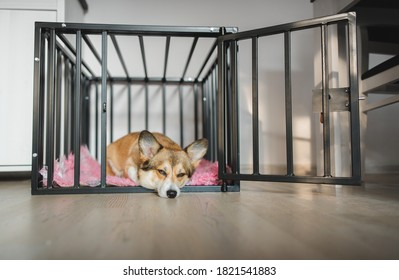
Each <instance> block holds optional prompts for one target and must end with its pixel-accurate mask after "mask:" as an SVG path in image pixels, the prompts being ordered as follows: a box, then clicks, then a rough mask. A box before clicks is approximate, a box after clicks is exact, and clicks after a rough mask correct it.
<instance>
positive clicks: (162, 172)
mask: <svg viewBox="0 0 399 280" xmlns="http://www.w3.org/2000/svg"><path fill="white" fill-rule="evenodd" d="M158 173H159V174H161V175H162V176H165V177H166V172H165V170H163V169H158Z"/></svg>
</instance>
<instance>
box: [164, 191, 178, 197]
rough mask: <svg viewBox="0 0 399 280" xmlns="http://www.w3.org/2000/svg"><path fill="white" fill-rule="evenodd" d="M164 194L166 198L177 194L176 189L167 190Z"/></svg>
mask: <svg viewBox="0 0 399 280" xmlns="http://www.w3.org/2000/svg"><path fill="white" fill-rule="evenodd" d="M166 195H167V196H168V198H175V197H176V196H177V191H174V190H168V191H167V192H166Z"/></svg>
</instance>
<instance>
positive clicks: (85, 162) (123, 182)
mask: <svg viewBox="0 0 399 280" xmlns="http://www.w3.org/2000/svg"><path fill="white" fill-rule="evenodd" d="M74 165H75V157H74V155H73V154H72V153H70V154H69V155H68V156H67V157H65V156H63V157H61V158H60V159H59V160H56V161H55V162H54V178H53V184H54V185H56V186H59V187H72V186H73V185H74ZM40 174H41V175H42V176H43V185H44V186H47V167H43V168H42V169H41V170H40ZM100 177H101V167H100V164H99V163H98V162H97V160H96V159H95V158H93V157H92V156H91V154H90V152H89V150H88V148H87V147H86V146H82V147H81V148H80V185H81V186H89V187H96V186H98V185H99V184H100ZM106 181H107V185H112V186H119V187H127V186H137V183H136V182H134V181H132V180H130V179H128V178H121V177H117V176H107V178H106ZM219 184H220V180H219V178H218V163H217V162H210V161H208V160H205V159H203V160H201V162H200V164H199V166H198V167H197V169H196V170H195V172H194V174H193V176H192V177H191V180H190V181H189V182H188V183H187V185H188V186H189V185H191V186H216V185H219Z"/></svg>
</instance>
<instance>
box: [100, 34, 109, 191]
mask: <svg viewBox="0 0 399 280" xmlns="http://www.w3.org/2000/svg"><path fill="white" fill-rule="evenodd" d="M107 35H108V34H107V31H103V32H102V34H101V52H102V60H101V141H100V144H101V183H100V184H101V187H102V188H105V187H106V186H107V182H106V176H107V175H106V167H107V154H106V153H107V62H108V60H107V55H108V40H107Z"/></svg>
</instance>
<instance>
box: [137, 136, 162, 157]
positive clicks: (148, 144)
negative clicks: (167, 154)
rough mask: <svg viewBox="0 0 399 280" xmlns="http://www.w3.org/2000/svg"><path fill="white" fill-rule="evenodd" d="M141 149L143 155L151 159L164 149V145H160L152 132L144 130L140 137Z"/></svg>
mask: <svg viewBox="0 0 399 280" xmlns="http://www.w3.org/2000/svg"><path fill="white" fill-rule="evenodd" d="M139 148H140V153H141V154H142V155H144V156H145V157H146V158H149V159H151V158H152V157H153V156H155V155H156V154H157V153H158V151H159V150H160V149H161V148H162V145H161V144H159V142H158V141H157V139H155V137H154V135H152V133H151V132H149V131H147V130H143V131H142V132H140V135H139Z"/></svg>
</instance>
